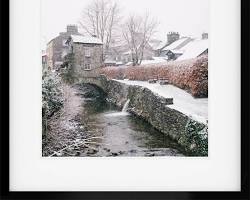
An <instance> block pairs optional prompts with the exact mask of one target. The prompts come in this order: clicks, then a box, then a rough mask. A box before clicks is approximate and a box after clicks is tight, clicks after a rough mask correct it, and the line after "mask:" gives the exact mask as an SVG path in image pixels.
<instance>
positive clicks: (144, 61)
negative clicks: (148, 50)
mask: <svg viewBox="0 0 250 200" xmlns="http://www.w3.org/2000/svg"><path fill="white" fill-rule="evenodd" d="M162 62H167V60H166V57H153V60H142V62H141V65H147V64H156V63H162Z"/></svg>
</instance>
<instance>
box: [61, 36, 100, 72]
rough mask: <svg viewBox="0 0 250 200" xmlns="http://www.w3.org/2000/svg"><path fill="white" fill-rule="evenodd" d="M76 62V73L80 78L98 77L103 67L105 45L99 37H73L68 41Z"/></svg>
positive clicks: (70, 51) (69, 49) (69, 51)
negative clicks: (99, 70)
mask: <svg viewBox="0 0 250 200" xmlns="http://www.w3.org/2000/svg"><path fill="white" fill-rule="evenodd" d="M66 44H67V47H68V52H67V53H72V55H73V60H74V73H75V74H76V75H77V76H78V77H96V76H97V75H98V69H99V68H100V67H102V66H103V49H102V48H103V43H102V41H101V40H100V39H99V38H97V37H87V36H83V35H71V36H70V37H69V38H68V40H67V41H66Z"/></svg>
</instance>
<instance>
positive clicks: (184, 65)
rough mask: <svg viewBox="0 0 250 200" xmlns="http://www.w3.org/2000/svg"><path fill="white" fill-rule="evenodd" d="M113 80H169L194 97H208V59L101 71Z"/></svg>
mask: <svg viewBox="0 0 250 200" xmlns="http://www.w3.org/2000/svg"><path fill="white" fill-rule="evenodd" d="M100 73H102V74H105V75H106V76H107V77H108V78H111V79H123V78H126V79H129V80H140V81H147V80H149V79H152V78H156V79H160V78H163V79H167V80H168V81H169V83H170V84H173V85H175V86H177V87H179V88H182V89H185V90H187V91H188V92H190V93H191V94H192V95H193V96H194V97H207V96H208V57H207V56H201V57H199V58H194V59H189V60H183V61H171V62H164V63H158V64H148V65H139V66H121V67H105V68H102V69H101V72H100Z"/></svg>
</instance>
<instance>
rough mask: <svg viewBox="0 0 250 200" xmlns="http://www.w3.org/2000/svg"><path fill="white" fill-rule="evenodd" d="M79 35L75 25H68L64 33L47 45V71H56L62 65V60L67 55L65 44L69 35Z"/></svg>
mask: <svg viewBox="0 0 250 200" xmlns="http://www.w3.org/2000/svg"><path fill="white" fill-rule="evenodd" d="M72 34H74V35H79V34H80V33H79V32H78V28H77V26H76V25H68V26H67V30H66V32H61V33H59V35H58V36H57V37H55V38H53V39H52V40H50V41H49V42H48V44H47V48H46V54H47V65H48V68H49V69H57V68H59V67H60V66H61V64H62V63H63V58H64V56H65V55H66V54H67V45H66V44H65V42H66V41H67V39H68V38H69V36H70V35H72Z"/></svg>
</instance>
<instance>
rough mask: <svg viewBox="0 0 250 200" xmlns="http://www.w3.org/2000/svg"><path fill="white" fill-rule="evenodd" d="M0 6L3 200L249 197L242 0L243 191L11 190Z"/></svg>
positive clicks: (4, 23) (248, 57) (244, 7)
mask: <svg viewBox="0 0 250 200" xmlns="http://www.w3.org/2000/svg"><path fill="white" fill-rule="evenodd" d="M0 8H1V12H0V15H1V32H0V34H1V43H0V44H1V45H0V46H1V53H0V61H1V67H0V74H1V79H0V83H1V98H0V102H1V110H0V113H1V122H0V126H1V132H0V142H1V144H0V145H1V146H0V151H1V152H0V156H1V157H0V159H1V161H0V163H1V164H0V171H1V175H0V177H1V182H0V184H1V187H0V197H1V199H109V200H111V199H155V200H156V199H237V200H238V199H250V194H249V146H250V145H249V144H250V143H249V134H250V128H249V127H250V123H249V122H250V121H249V119H250V118H249V113H250V112H249V111H250V107H249V103H250V98H249V91H250V88H249V85H250V81H249V80H250V76H249V75H250V70H249V68H250V62H249V61H250V51H249V48H250V40H249V36H250V31H249V25H250V20H249V19H250V16H249V11H250V6H249V0H241V191H240V192H151V191H148V192H139V191H138V192H129V191H128V192H66V191H65V192H10V191H9V135H8V133H9V2H8V1H0Z"/></svg>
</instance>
